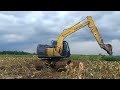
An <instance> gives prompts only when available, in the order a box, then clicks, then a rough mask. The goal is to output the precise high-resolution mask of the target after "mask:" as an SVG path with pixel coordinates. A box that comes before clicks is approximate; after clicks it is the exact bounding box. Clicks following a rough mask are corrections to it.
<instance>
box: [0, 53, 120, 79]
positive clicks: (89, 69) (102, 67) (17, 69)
mask: <svg viewBox="0 0 120 90" xmlns="http://www.w3.org/2000/svg"><path fill="white" fill-rule="evenodd" d="M73 61H74V65H73V68H72V69H71V70H70V68H69V70H68V71H66V70H64V71H62V72H60V71H56V70H51V69H46V68H42V69H41V67H40V66H39V64H41V66H43V64H44V62H43V63H39V64H38V62H37V59H36V58H34V57H33V56H5V55H3V56H0V79H120V62H119V61H101V60H100V61H98V60H97V61H90V60H84V61H81V60H73ZM66 62H67V61H65V62H63V61H61V62H59V63H57V67H63V66H65V64H66ZM80 62H81V63H82V64H83V67H84V69H83V70H80V69H81V68H79V63H80ZM36 67H37V70H36ZM38 69H39V70H38Z"/></svg>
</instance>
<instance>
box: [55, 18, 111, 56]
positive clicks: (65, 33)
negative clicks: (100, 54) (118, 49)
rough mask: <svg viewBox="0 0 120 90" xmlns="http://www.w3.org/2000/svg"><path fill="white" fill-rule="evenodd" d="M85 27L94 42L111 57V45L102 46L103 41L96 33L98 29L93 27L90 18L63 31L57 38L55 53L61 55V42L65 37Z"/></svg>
mask: <svg viewBox="0 0 120 90" xmlns="http://www.w3.org/2000/svg"><path fill="white" fill-rule="evenodd" d="M87 25H88V27H89V28H90V30H91V32H92V34H93V35H94V37H95V39H96V41H97V42H98V44H99V46H100V47H101V48H103V49H104V50H105V51H107V53H108V54H109V55H112V45H110V44H104V42H103V39H102V38H101V36H100V34H99V32H98V29H97V27H96V26H95V24H94V21H93V19H92V17H91V16H87V21H85V22H83V23H81V22H78V23H76V24H75V25H73V26H72V27H70V28H68V29H66V30H64V31H63V32H62V33H61V34H60V36H59V37H58V40H57V47H56V51H57V52H59V53H62V50H63V40H64V39H65V38H66V37H67V36H69V35H71V34H72V33H74V32H76V31H78V30H80V29H81V28H83V27H85V26H87Z"/></svg>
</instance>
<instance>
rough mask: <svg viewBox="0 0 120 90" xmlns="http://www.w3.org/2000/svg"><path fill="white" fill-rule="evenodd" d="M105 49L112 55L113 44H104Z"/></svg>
mask: <svg viewBox="0 0 120 90" xmlns="http://www.w3.org/2000/svg"><path fill="white" fill-rule="evenodd" d="M103 49H104V50H105V51H107V53H108V54H109V55H112V53H113V52H112V45H111V44H104V48H103Z"/></svg>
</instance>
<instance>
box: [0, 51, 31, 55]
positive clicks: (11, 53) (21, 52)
mask: <svg viewBox="0 0 120 90" xmlns="http://www.w3.org/2000/svg"><path fill="white" fill-rule="evenodd" d="M5 54H9V55H31V54H32V53H28V52H24V51H0V55H5Z"/></svg>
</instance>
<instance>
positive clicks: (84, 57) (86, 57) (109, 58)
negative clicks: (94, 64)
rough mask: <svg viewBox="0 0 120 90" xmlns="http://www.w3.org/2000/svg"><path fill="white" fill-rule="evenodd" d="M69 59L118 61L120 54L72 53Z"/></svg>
mask: <svg viewBox="0 0 120 90" xmlns="http://www.w3.org/2000/svg"><path fill="white" fill-rule="evenodd" d="M65 59H67V60H68V59H69V60H95V61H96V60H105V61H120V56H106V55H77V54H72V55H71V56H70V57H69V58H65Z"/></svg>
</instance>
